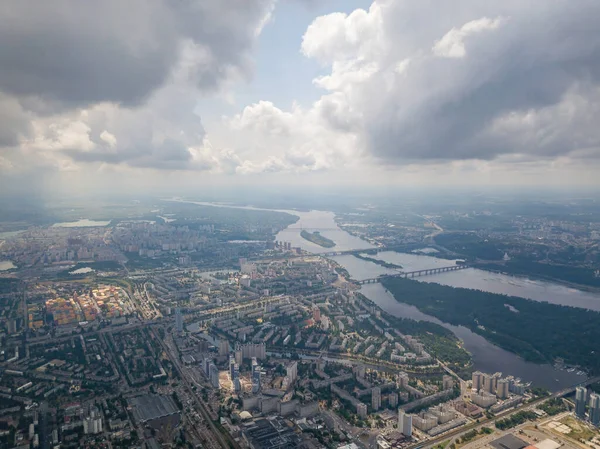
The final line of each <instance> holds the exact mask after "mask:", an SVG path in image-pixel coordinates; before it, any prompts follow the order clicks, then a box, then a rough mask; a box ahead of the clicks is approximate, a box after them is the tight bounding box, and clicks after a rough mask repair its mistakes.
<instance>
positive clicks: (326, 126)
mask: <svg viewBox="0 0 600 449" xmlns="http://www.w3.org/2000/svg"><path fill="white" fill-rule="evenodd" d="M598 20H600V3H598V2H596V1H593V0H584V1H582V2H578V3H577V5H574V4H573V2H571V1H568V0H557V1H554V2H546V3H544V4H535V5H533V4H531V3H527V2H521V1H517V0H506V1H503V2H481V1H478V0H459V1H456V2H441V1H419V2H414V1H408V0H398V1H392V0H375V1H374V2H373V3H372V5H371V6H370V8H369V9H368V10H363V9H357V10H356V11H354V12H352V13H350V14H342V13H334V14H329V15H326V16H322V17H318V18H317V19H315V20H314V22H313V23H312V24H311V25H310V26H309V27H308V29H307V31H306V33H305V34H304V37H303V40H302V45H301V51H302V53H303V54H304V55H305V56H306V57H308V58H312V59H315V60H317V61H319V62H320V63H321V64H323V65H324V66H325V67H329V68H330V72H329V73H328V74H326V75H321V76H319V77H317V78H316V79H315V80H314V81H313V82H314V84H315V85H316V86H317V87H319V88H322V89H324V90H325V91H326V92H325V93H324V94H323V96H322V97H321V99H320V100H318V101H317V102H315V103H314V104H313V105H312V107H311V108H310V109H307V110H304V111H302V113H298V112H297V111H289V112H288V111H279V110H278V117H280V118H281V119H282V120H285V122H286V123H288V125H289V124H290V123H291V127H290V126H287V127H286V132H287V135H295V136H296V137H295V138H294V139H292V140H290V141H286V142H285V146H286V147H287V148H289V147H292V146H293V147H295V148H296V149H298V148H304V149H305V148H307V147H308V148H310V149H311V150H313V151H314V152H315V153H316V151H317V150H316V149H315V148H316V145H314V144H313V142H315V141H327V142H333V144H330V145H328V151H329V155H330V157H329V159H330V160H331V159H334V160H335V161H336V164H337V165H338V166H340V165H341V166H343V165H344V163H345V162H350V163H351V162H356V159H358V158H362V159H363V160H365V159H367V160H368V158H369V156H371V157H372V158H374V159H375V160H377V161H379V163H380V164H392V165H396V164H408V163H428V164H429V163H439V162H441V161H452V160H457V161H460V160H470V159H479V160H495V159H498V160H500V159H511V158H505V156H508V155H517V156H519V157H515V158H512V160H515V161H517V160H523V158H524V156H527V157H533V158H535V159H536V160H540V158H556V157H559V156H565V155H568V156H569V157H582V156H583V155H585V156H586V157H591V155H600V153H599V152H598V151H596V150H594V148H595V149H598V148H599V147H600V129H598V127H597V126H594V124H593V123H592V122H593V117H594V116H595V115H594V113H595V111H597V109H598V104H599V100H600V99H599V98H598V93H597V92H598V89H599V87H600V84H599V81H600V29H598V27H597V23H598ZM273 107H274V108H275V106H273ZM251 108H252V111H253V115H256V114H259V115H260V117H257V116H253V121H254V122H256V123H265V120H267V117H269V120H271V119H272V116H271V115H272V110H270V111H266V110H261V109H260V108H257V107H256V105H254V106H252V107H251ZM245 113H246V111H245V112H244V114H242V115H245ZM289 114H291V115H292V117H293V119H292V118H290V117H289ZM317 116H318V117H320V118H321V119H322V121H321V122H319V123H315V122H314V121H313V119H314V117H317ZM286 117H287V118H286ZM296 130H304V132H303V133H296ZM307 130H308V131H307ZM261 142H262V144H263V145H266V146H272V147H273V152H276V151H277V149H278V148H283V146H282V145H281V142H272V141H270V140H269V138H267V136H264V137H263V138H262V140H261ZM341 142H343V143H341ZM336 143H337V144H336ZM340 143H341V144H340ZM341 147H343V150H342V148H341ZM280 151H281V150H280ZM319 151H320V150H319ZM325 151H326V152H327V150H325ZM311 154H312V153H311ZM332 154H335V156H331V155H332ZM315 157H317V155H316V154H315ZM336 164H332V165H336Z"/></svg>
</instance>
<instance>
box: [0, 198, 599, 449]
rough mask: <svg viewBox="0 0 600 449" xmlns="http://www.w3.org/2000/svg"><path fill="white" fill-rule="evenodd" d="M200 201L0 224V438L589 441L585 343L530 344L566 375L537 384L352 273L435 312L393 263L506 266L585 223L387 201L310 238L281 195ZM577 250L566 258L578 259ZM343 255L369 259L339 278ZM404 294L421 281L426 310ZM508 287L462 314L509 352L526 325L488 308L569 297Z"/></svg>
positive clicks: (287, 443)
mask: <svg viewBox="0 0 600 449" xmlns="http://www.w3.org/2000/svg"><path fill="white" fill-rule="evenodd" d="M154 207H155V206H154ZM213 209H219V208H216V207H211V206H207V205H202V206H200V205H190V204H179V203H176V204H174V205H168V206H165V210H160V211H159V212H156V213H155V214H156V215H155V216H154V217H152V216H149V215H148V214H145V215H142V217H143V218H137V219H136V218H131V217H129V218H127V219H119V220H108V221H107V220H105V221H102V222H100V221H96V222H95V221H93V220H86V221H85V222H77V221H76V222H74V223H75V224H74V225H73V226H71V225H70V224H69V223H68V222H66V223H61V224H60V225H59V226H49V225H36V226H30V227H27V228H26V229H24V230H22V231H21V232H18V233H13V234H10V235H8V236H7V237H5V238H4V240H3V243H2V258H4V259H5V260H10V261H11V263H12V264H13V267H12V268H9V269H8V270H5V271H4V272H3V274H2V276H1V277H0V286H1V293H0V295H1V296H0V300H1V301H2V309H1V310H2V315H1V318H0V323H1V328H2V331H1V334H0V341H1V343H2V349H1V352H0V370H1V371H0V374H1V377H0V397H1V398H2V407H0V426H4V427H3V429H4V430H1V431H0V433H1V435H0V444H2V446H1V447H7V448H12V447H17V448H25V447H27V448H29V447H34V448H35V447H61V448H62V447H64V448H69V447H73V448H75V447H117V448H118V447H147V448H157V447H165V446H171V447H174V446H178V447H207V448H219V447H236V448H256V449H258V448H282V449H283V448H320V447H327V448H344V449H352V448H381V449H388V448H402V449H445V448H448V449H459V448H460V449H462V448H463V447H468V448H469V449H479V448H482V447H486V448H490V449H506V448H510V449H513V448H514V449H524V448H527V447H530V448H533V447H535V448H536V449H556V448H558V447H561V446H566V447H569V448H572V449H577V448H582V447H583V448H584V449H588V448H592V449H593V448H594V447H600V432H599V430H598V426H599V424H600V396H599V393H600V384H599V383H598V380H599V379H598V377H596V376H597V375H598V371H596V369H597V368H596V366H595V365H594V362H593V361H592V362H589V363H588V362H587V359H586V357H585V356H584V355H579V354H578V353H577V352H576V353H574V354H570V353H569V352H560V350H558V352H556V353H553V352H543V354H542V355H543V357H544V358H548V359H551V361H552V364H553V366H551V365H548V366H549V368H548V369H549V370H550V372H555V373H558V372H561V373H564V375H565V377H568V378H569V379H572V380H570V381H569V383H568V384H567V383H565V381H563V383H560V385H557V386H556V387H554V388H553V389H551V390H548V389H546V388H543V387H541V386H539V385H536V384H535V383H533V382H532V381H531V380H530V379H527V378H524V379H521V378H519V375H518V374H516V373H513V372H511V367H510V366H507V367H506V369H503V370H502V371H503V372H495V373H494V372H492V373H487V372H482V371H481V369H478V367H477V363H478V362H477V360H475V359H474V357H473V355H472V354H470V353H469V351H468V350H467V349H466V347H465V345H464V344H463V343H464V342H462V341H461V340H459V339H458V338H457V337H456V336H455V335H454V333H453V332H452V331H451V330H448V328H446V327H443V326H442V325H440V324H437V323H435V322H430V321H423V320H421V321H415V320H414V319H408V318H407V317H405V316H403V315H402V314H401V313H398V312H396V311H395V309H393V308H391V307H389V306H386V307H382V305H381V304H382V303H381V298H379V297H377V298H375V297H373V296H369V293H368V291H367V290H365V289H364V288H363V286H362V285H361V284H362V282H361V280H362V279H366V278H367V276H370V277H369V279H371V280H372V282H373V283H376V284H381V285H382V286H385V288H386V289H387V290H384V291H387V293H386V294H387V295H389V296H388V297H389V298H391V300H392V301H393V302H395V303H397V304H401V303H407V304H412V305H414V306H415V307H417V308H418V309H419V310H422V311H424V312H425V313H427V312H428V313H430V316H438V315H436V313H439V314H440V315H439V316H440V317H441V319H442V321H445V320H444V318H446V319H447V320H450V322H452V321H451V320H452V319H453V318H452V315H449V314H447V313H446V312H444V314H442V312H441V311H443V310H445V309H444V308H443V306H442V302H440V300H441V299H445V300H448V298H450V297H451V296H452V295H454V294H457V293H456V292H457V290H456V289H453V288H452V287H450V286H445V287H442V286H440V285H438V284H429V283H427V282H418V281H417V280H414V279H412V278H413V275H412V274H410V273H412V272H413V271H414V272H416V271H418V272H419V274H418V276H419V277H415V279H421V278H420V276H421V275H423V276H425V275H426V276H425V277H423V279H427V277H429V276H433V275H437V274H439V271H442V270H436V269H437V268H439V267H452V266H456V267H460V268H461V269H464V270H467V271H468V270H474V269H479V270H484V271H483V272H486V271H485V270H486V269H487V270H489V271H488V272H498V271H502V272H504V274H505V275H508V274H511V272H510V267H511V265H510V264H511V263H516V262H515V261H519V260H522V259H521V258H522V256H523V254H525V252H527V254H528V255H529V256H531V255H535V251H538V252H539V251H540V248H541V246H540V245H545V246H544V248H545V249H544V255H543V257H544V258H546V259H549V258H553V257H563V256H562V252H563V251H564V245H570V246H569V247H570V248H572V249H571V250H570V251H571V254H577V251H578V249H577V248H578V246H581V247H582V248H588V247H589V245H590V243H591V242H595V241H597V240H598V235H597V232H598V231H597V230H596V228H595V227H594V225H593V224H586V225H573V224H569V223H567V222H566V221H544V220H540V219H537V218H535V219H531V220H527V219H524V218H515V219H514V220H513V221H512V222H511V223H512V224H511V226H514V227H515V231H511V232H510V233H508V234H506V233H505V232H504V231H491V230H478V231H468V232H462V233H461V232H457V231H451V232H449V231H446V227H447V226H448V224H449V223H452V220H458V221H461V220H467V219H469V220H481V219H482V218H481V217H486V218H485V220H487V219H491V217H494V213H491V212H490V213H488V212H483V213H481V214H479V213H475V214H468V215H463V214H449V215H445V214H439V215H437V216H433V215H427V216H426V217H425V216H424V215H419V216H418V217H417V219H415V215H412V216H410V214H406V215H404V214H400V215H398V217H400V218H399V219H398V220H400V221H398V222H395V223H391V222H390V221H388V220H387V219H384V218H382V213H381V212H378V217H379V218H378V219H377V220H372V219H371V218H369V217H370V214H369V213H367V212H361V213H360V214H356V213H355V214H352V213H344V212H342V213H339V214H337V215H336V221H337V224H338V225H339V227H336V228H334V229H335V232H334V233H330V232H329V233H328V232H327V231H322V232H323V234H324V236H323V237H321V236H320V234H311V237H310V239H308V240H307V239H306V238H305V237H303V236H301V235H300V234H301V232H304V229H303V228H302V226H300V227H294V228H288V226H290V225H293V224H295V223H298V217H294V216H293V215H292V214H289V213H283V212H270V211H252V213H251V214H250V215H247V213H248V212H247V211H246V210H244V209H235V208H229V209H227V208H225V209H227V212H214V211H213ZM159 214H160V215H159ZM214 214H217V215H214ZM205 215H206V216H210V217H211V218H206V216H205ZM299 215H300V216H301V217H303V216H304V215H302V213H299ZM383 215H385V214H383ZM167 218H168V219H167ZM304 219H306V218H304ZM300 220H303V218H300ZM402 220H407V221H402ZM409 222H410V223H409ZM300 224H302V221H301V222H300ZM296 226H298V225H296ZM330 226H331V225H330ZM334 226H335V224H334ZM291 229H296V231H295V233H294V232H291V231H290V230H291ZM283 230H286V232H281V231H283ZM542 234H543V235H542ZM315 235H316V237H314V236H315ZM336 236H337V238H338V242H337V243H336V245H335V246H331V244H330V243H328V241H331V242H336ZM345 236H348V237H345ZM467 236H468V239H467ZM349 237H352V238H359V239H361V241H363V242H365V244H368V245H370V248H369V247H367V249H359V250H354V249H352V248H347V247H345V246H344V245H343V242H342V240H339V239H342V238H349ZM287 238H289V239H290V240H286V239H287ZM325 238H326V239H327V240H325ZM500 241H502V242H503V243H502V245H496V244H495V243H494V242H500ZM321 243H322V245H321ZM311 245H313V246H311ZM531 245H535V247H536V248H537V249H536V250H535V251H532V250H531V248H532V246H531ZM530 246H531V247H530ZM492 247H493V249H492ZM319 248H322V249H319ZM527 248H529V249H527ZM386 251H387V252H393V254H398V255H402V254H409V255H411V256H410V257H413V258H414V257H417V258H419V257H421V258H422V259H419V260H423V261H424V262H423V263H424V264H425V263H431V262H430V261H434V262H436V263H435V264H434V265H431V266H429V268H428V267H427V266H426V265H425V266H424V268H419V269H418V270H416V269H414V268H411V267H410V266H403V265H402V263H400V262H387V261H386V260H384V258H382V255H386V254H388V253H386ZM591 251H592V252H593V251H596V250H591ZM390 254H392V253H390ZM590 254H592V253H591V252H590V251H588V258H587V259H586V260H585V261H583V262H581V266H582V268H581V269H586V270H592V269H593V266H594V264H595V263H596V262H594V261H593V260H591V259H590V258H589V255H590ZM490 256H491V259H490V258H488V257H490ZM398 257H399V256H398ZM434 257H435V258H434ZM390 260H391V259H390ZM407 260H408V259H407ZM411 260H412V259H411ZM457 261H458V262H457ZM519 263H521V262H519ZM531 263H532V264H535V263H546V262H541V261H538V262H531ZM553 263H554V264H556V266H557V265H558V260H555V261H554V262H553ZM357 264H359V265H357ZM575 265H576V264H574V265H572V266H575ZM587 265H589V267H591V268H589V269H588V268H583V267H586V266H587ZM357 266H360V268H361V270H364V271H365V273H367V272H368V273H373V274H370V275H368V274H365V275H363V276H362V277H360V276H359V277H358V278H356V277H354V276H355V275H353V273H357V271H356V270H357V268H356V267H357ZM519 266H521V267H524V266H525V265H523V264H522V263H521V265H519ZM533 266H535V265H533ZM549 266H550V265H549ZM499 267H500V268H499ZM464 270H461V271H464ZM405 273H409V274H410V275H409V276H408V279H406V277H407V276H405V275H404V274H405ZM442 273H443V271H442ZM594 279H595V274H594V272H593V270H592V274H591V275H590V277H589V278H588V281H589V284H590V285H591V284H593V282H595V281H594ZM553 280H554V281H555V282H561V279H558V278H554V279H553ZM369 282H371V281H369ZM565 282H566V281H565ZM404 283H408V284H404ZM569 285H574V284H572V283H570V284H569ZM409 286H410V288H409ZM440 288H444V289H450V290H443V291H444V292H447V293H443V294H441V293H438V290H437V289H440ZM421 290H423V291H422V292H421ZM441 291H442V290H440V292H441ZM438 294H441V295H442V296H439V297H438V296H435V295H438ZM470 294H476V295H481V294H491V293H485V292H479V293H470ZM406 295H409V296H408V297H407V296H406ZM420 295H434V299H435V298H438V302H437V303H436V304H438V306H437V309H438V310H437V311H435V310H432V309H431V306H430V305H429V302H428V301H429V300H430V299H431V298H429V297H427V298H426V296H423V297H421V296H420ZM463 297H464V295H463ZM507 298H508V297H500V296H498V297H496V296H491V297H490V300H493V301H492V303H493V302H494V301H496V300H497V301H500V303H499V304H500V306H499V309H489V310H488V311H487V312H486V314H483V315H480V316H479V317H478V318H477V319H476V324H475V325H474V326H473V327H472V329H473V330H474V331H475V332H480V333H481V335H483V336H484V337H485V338H486V339H488V340H489V341H490V342H492V343H494V344H497V345H499V346H501V347H503V348H505V349H507V350H509V351H512V352H513V353H515V354H517V355H522V356H524V357H531V356H530V355H529V353H528V352H527V351H526V350H525V349H524V348H526V347H527V346H526V345H536V344H537V343H535V340H533V339H532V340H525V339H527V338H529V337H528V336H527V334H523V335H521V334H520V333H519V332H520V331H515V332H513V334H512V335H513V337H512V338H514V339H515V340H510V341H504V340H495V339H494V336H493V335H487V334H486V333H485V332H484V330H485V331H491V332H495V333H496V334H498V332H500V331H501V330H502V328H501V327H494V326H496V325H497V324H496V322H494V321H489V322H488V321H486V320H489V319H490V317H493V316H494V315H496V314H498V313H501V315H502V317H503V316H504V314H509V315H507V316H509V317H511V316H514V315H517V314H518V315H519V319H525V320H529V319H530V318H529V315H528V314H529V313H530V312H529V311H528V308H529V307H533V306H535V307H550V308H552V309H548V310H549V311H550V312H551V313H545V316H546V318H544V319H551V317H552V314H553V313H554V310H556V313H557V314H562V316H563V317H571V316H573V317H579V315H578V314H579V313H580V311H583V309H581V310H580V309H577V308H568V309H561V308H560V307H561V306H560V305H551V304H547V303H544V302H536V301H528V300H525V299H523V298H515V299H514V300H513V299H510V298H509V299H507ZM465 300H466V299H465ZM420 301H421V302H420ZM478 301H479V300H478ZM485 301H487V300H485ZM492 303H489V304H492ZM455 304H458V303H455ZM474 304H475V303H473V305H472V306H469V307H473V308H472V310H473V311H475V310H477V308H476V307H475V306H474ZM486 304H488V303H487V302H486ZM465 305H466V304H465ZM457 307H458V306H457ZM460 307H463V306H462V305H461V306H460ZM554 308H556V309H554ZM536 310H537V309H535V310H533V312H531V313H532V317H535V319H536V320H538V318H540V317H539V315H538V314H537V312H536ZM474 313H475V312H474ZM586 313H588V314H597V312H595V311H587V312H586ZM511 314H512V315H511ZM594 316H596V315H590V316H589V318H590V319H594ZM502 317H500V318H499V319H500V321H499V322H500V323H502V322H504V323H506V324H508V323H507V322H506V319H505V318H502ZM573 319H574V318H573ZM577 319H579V318H577ZM503 320H504V321H503ZM538 321H539V320H538ZM570 321H571V318H568V319H564V320H563V322H566V323H569V322H570ZM528 322H529V323H531V324H530V325H531V326H533V321H531V322H530V321H528ZM543 323H544V321H543V320H542V324H543ZM580 324H581V326H580V328H581V329H580V330H579V332H587V330H585V329H587V328H586V327H585V326H586V324H585V323H584V322H580ZM551 326H553V328H554V329H555V331H556V332H564V331H566V329H570V332H574V333H573V335H572V338H579V336H578V335H579V334H577V332H578V330H577V329H575V328H566V327H565V328H564V329H563V328H562V327H560V326H559V325H557V324H552V325H551ZM565 326H566V324H565ZM483 327H485V329H483ZM517 338H521V339H522V340H516V339H517ZM592 339H593V337H592ZM516 341H519V342H520V343H519V345H516V343H515V342H516ZM528 342H530V343H528ZM591 345H592V346H593V342H592V343H591ZM513 346H514V347H513ZM538 348H539V349H538V351H547V350H546V349H543V348H542V347H541V346H538ZM581 348H582V349H584V350H587V348H588V346H585V345H583V346H582V347H581ZM536 357H537V355H536ZM531 359H532V360H534V358H531ZM550 375H552V374H550ZM556 380H557V381H558V379H556Z"/></svg>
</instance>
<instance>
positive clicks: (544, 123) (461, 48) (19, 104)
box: [0, 0, 600, 194]
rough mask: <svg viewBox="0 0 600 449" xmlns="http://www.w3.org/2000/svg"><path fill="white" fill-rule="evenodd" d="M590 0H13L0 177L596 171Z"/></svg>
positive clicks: (125, 187) (475, 182) (426, 176)
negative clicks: (41, 0) (85, 0)
mask: <svg viewBox="0 0 600 449" xmlns="http://www.w3.org/2000/svg"><path fill="white" fill-rule="evenodd" d="M599 22H600V2H598V1H597V0H578V1H576V2H574V1H572V0H550V1H542V0H536V1H525V2H524V1H522V0H503V1H486V2H482V1H480V0H454V1H452V2H448V1H446V0H419V1H414V0H374V1H372V2H371V1H367V0H219V1H215V0H177V1H174V0H129V1H127V2H123V1H122V0H103V1H102V2H81V1H79V0H55V1H53V2H39V1H37V0H6V1H3V2H2V3H1V4H0V42H2V45H1V46H0V189H1V190H2V192H3V193H4V194H6V193H12V192H13V191H15V192H16V191H19V192H34V191H55V192H60V193H61V194H68V193H69V192H71V193H73V192H78V193H82V192H83V193H85V192H93V191H97V190H99V189H104V190H114V191H117V192H118V191H129V190H131V191H160V190H161V189H167V188H168V189H170V190H174V191H177V190H178V189H180V190H181V191H186V190H187V189H192V190H201V189H208V188H210V189H215V188H219V186H228V187H231V186H234V187H239V188H246V187H248V186H273V187H274V188H275V187H277V186H289V187H290V188H302V187H303V186H307V185H310V186H311V187H315V186H316V187H322V188H327V187H332V186H336V187H340V186H342V187H343V186H354V187H356V186H363V185H364V186H378V187H386V186H387V187H389V188H394V187H411V188H412V187H418V186H424V187H432V186H433V187H435V186H441V187H444V186H467V187H468V186H473V187H489V186H515V185H518V186H554V187H559V188H560V187H563V186H591V187H594V188H595V187H598V186H599V184H600V180H599V176H598V174H600V164H599V161H600V127H599V126H598V124H597V123H598V116H599V112H600V28H599V27H598V26H597V24H598V23H599Z"/></svg>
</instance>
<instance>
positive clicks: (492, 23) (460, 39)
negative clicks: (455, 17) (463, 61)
mask: <svg viewBox="0 0 600 449" xmlns="http://www.w3.org/2000/svg"><path fill="white" fill-rule="evenodd" d="M501 23H502V19H501V18H500V17H498V18H496V19H493V20H492V19H488V18H487V17H483V18H481V19H477V20H472V21H470V22H467V23H465V24H464V25H463V26H462V27H461V28H452V29H451V30H450V31H448V32H447V33H446V34H445V35H444V37H442V38H441V39H440V40H439V41H436V43H435V45H434V46H433V49H432V50H433V53H434V54H435V55H436V56H442V57H445V58H464V57H465V56H466V55H467V51H466V49H465V39H466V38H468V37H469V36H471V35H473V34H477V33H481V32H482V31H487V30H495V29H496V28H498V27H499V26H500V24H501Z"/></svg>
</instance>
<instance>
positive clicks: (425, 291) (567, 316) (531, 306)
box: [382, 277, 600, 374]
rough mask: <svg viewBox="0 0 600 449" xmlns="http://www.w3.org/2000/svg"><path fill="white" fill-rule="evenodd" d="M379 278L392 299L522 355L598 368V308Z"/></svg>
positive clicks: (599, 362)
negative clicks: (560, 359)
mask: <svg viewBox="0 0 600 449" xmlns="http://www.w3.org/2000/svg"><path fill="white" fill-rule="evenodd" d="M382 284H383V285H384V286H385V287H386V288H387V289H388V290H389V291H390V292H391V293H392V294H393V295H394V297H395V298H396V300H398V301H400V302H404V303H407V304H412V305H414V306H416V307H417V308H418V309H419V310H421V311H422V312H424V313H427V314H429V315H432V316H435V317H437V318H439V319H440V320H442V321H445V322H447V323H450V324H454V325H462V326H465V327H468V328H469V329H471V330H472V331H474V332H476V333H478V334H480V335H482V336H484V337H485V338H486V339H488V340H489V341H491V342H492V343H495V344H497V345H498V346H501V347H503V348H504V349H506V350H508V351H511V352H514V353H516V354H518V355H520V356H521V357H523V358H524V359H526V360H530V361H534V362H540V363H541V362H548V363H552V362H553V361H554V360H555V359H556V358H557V357H561V358H563V359H564V361H565V363H567V364H572V365H580V366H582V367H584V368H587V369H588V370H590V371H591V372H593V373H596V374H597V373H599V372H600V357H598V354H597V352H598V342H599V341H600V326H599V325H598V323H600V313H598V312H595V311H590V310H585V309H579V308H575V307H567V306H560V305H554V304H549V303H545V302H537V301H532V300H529V299H524V298H518V297H514V296H506V295H499V294H495V293H488V292H483V291H480V290H469V289H465V288H454V287H449V286H445V285H439V284H433V283H426V282H417V281H413V280H409V279H401V278H393V277H387V278H384V279H383V281H382ZM508 306H511V307H512V310H511V308H509V307H508Z"/></svg>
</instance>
